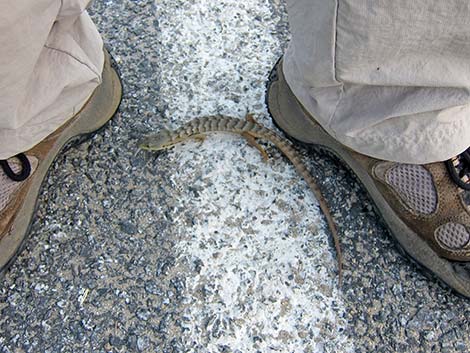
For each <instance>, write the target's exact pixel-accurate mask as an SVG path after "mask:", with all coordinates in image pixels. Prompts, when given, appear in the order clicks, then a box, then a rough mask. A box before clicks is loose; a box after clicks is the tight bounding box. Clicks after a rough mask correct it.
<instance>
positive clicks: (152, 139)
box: [139, 129, 176, 151]
mask: <svg viewBox="0 0 470 353" xmlns="http://www.w3.org/2000/svg"><path fill="white" fill-rule="evenodd" d="M175 143H176V142H175V141H174V140H173V139H172V136H171V131H170V130H167V129H163V130H161V131H160V132H159V133H157V134H155V135H150V136H147V137H144V138H143V139H142V140H140V141H139V148H141V149H143V150H147V151H160V150H165V149H167V148H170V147H171V146H173V145H174V144H175Z"/></svg>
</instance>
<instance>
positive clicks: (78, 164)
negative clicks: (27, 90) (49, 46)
mask: <svg viewBox="0 0 470 353" xmlns="http://www.w3.org/2000/svg"><path fill="white" fill-rule="evenodd" d="M90 12H91V13H92V16H93V18H94V20H95V22H96V24H97V26H98V28H99V29H100V31H101V33H102V34H103V37H104V40H105V42H106V43H107V46H108V47H109V48H110V51H111V52H112V54H113V55H114V57H115V59H116V61H117V63H118V65H119V68H120V71H121V75H122V80H123V84H124V88H125V93H124V98H123V101H122V105H121V108H120V111H119V113H118V114H117V115H116V117H115V118H114V119H113V120H112V121H111V122H110V124H109V125H108V126H107V127H106V129H105V130H103V131H102V132H100V133H99V134H97V135H95V136H94V137H93V138H92V139H91V140H89V141H87V142H85V143H84V144H82V145H80V146H79V147H76V148H72V149H70V150H68V151H67V152H65V153H63V154H61V155H60V156H59V157H58V158H57V160H56V162H55V163H54V165H53V167H52V170H51V172H50V174H49V176H48V178H47V181H46V183H45V186H44V188H43V191H42V193H41V197H40V204H39V210H38V213H37V217H36V219H35V222H34V224H33V227H32V233H31V238H30V239H29V241H28V243H27V247H26V250H25V251H24V252H23V253H22V254H21V256H20V257H19V258H18V260H17V261H16V262H15V264H14V265H13V266H12V268H11V270H10V271H9V272H8V273H7V275H6V277H5V279H4V281H3V283H2V285H1V286H0V313H1V314H0V330H1V331H0V351H1V352H92V351H93V352H95V351H97V352H98V351H99V352H103V351H109V352H129V351H141V352H431V351H433V352H468V351H470V339H469V336H468V332H469V328H470V327H469V326H470V325H469V320H468V317H469V313H470V312H469V309H468V305H467V304H468V301H466V300H464V299H461V298H459V297H457V296H455V295H454V294H452V293H450V292H449V291H448V290H446V289H443V288H441V287H440V286H439V285H438V284H437V283H436V282H435V281H434V280H429V279H427V278H426V277H425V276H424V275H423V273H422V272H420V271H419V270H418V269H417V268H416V266H414V265H413V264H411V263H410V262H409V261H408V260H407V259H405V258H403V257H402V256H401V255H400V254H399V253H398V251H397V250H396V248H395V247H394V244H393V243H392V241H391V240H390V236H389V234H388V231H387V230H386V228H385V227H384V224H383V223H382V221H381V219H380V217H379V216H378V215H377V214H376V213H375V212H374V211H373V209H372V206H371V202H370V200H369V198H368V197H367V195H366V192H365V191H364V189H363V188H362V186H361V185H360V184H359V183H358V181H357V180H356V178H355V177H354V176H353V175H352V174H351V173H350V172H349V171H348V170H346V169H344V168H343V167H342V166H341V164H340V163H339V162H338V161H337V160H336V159H335V158H332V157H331V156H329V155H327V154H325V153H322V152H318V151H315V150H309V149H305V148H300V147H299V149H300V151H301V153H302V155H303V156H304V158H305V160H306V161H308V165H309V167H310V169H311V171H312V173H313V174H314V175H315V176H316V177H317V178H318V179H319V180H321V186H322V188H323V190H324V192H325V194H326V197H327V199H328V201H329V203H330V204H331V205H332V210H333V213H334V216H335V218H336V220H337V222H338V226H339V232H340V236H341V245H342V248H343V251H344V264H345V273H344V275H345V278H344V283H343V286H342V288H341V289H338V287H337V277H336V263H335V254H334V251H333V246H332V243H331V241H330V239H329V235H328V234H329V233H328V230H327V228H326V223H325V220H324V218H323V216H322V214H321V212H320V211H319V209H318V204H317V202H316V200H315V198H314V197H313V196H312V195H311V193H310V191H309V189H308V188H307V186H306V184H305V183H304V182H303V181H302V180H301V179H300V178H299V177H298V176H297V175H296V173H295V171H294V169H293V168H292V166H291V165H290V164H289V162H288V161H287V160H286V159H284V158H283V157H282V156H281V155H280V154H279V152H278V151H276V150H275V149H274V148H273V147H271V146H268V145H266V149H267V151H268V153H269V154H270V157H271V158H270V161H269V162H268V163H264V162H263V160H262V159H261V157H260V155H259V153H258V152H257V151H255V150H254V149H253V148H251V147H249V146H247V145H246V143H245V142H244V141H242V140H241V139H239V138H237V137H235V136H228V135H214V136H211V137H210V138H208V139H206V141H205V142H204V143H203V144H201V143H196V142H188V143H186V144H184V145H180V146H177V147H176V148H175V149H173V150H172V151H169V152H165V153H162V154H160V155H159V156H155V155H154V154H151V153H145V152H139V151H138V149H137V148H136V141H137V139H138V138H139V137H141V136H142V135H145V134H147V133H149V132H152V131H157V130H159V129H160V128H162V127H164V126H170V127H176V126H178V125H179V124H181V123H183V122H186V121H188V120H190V119H191V118H193V117H195V116H199V115H204V114H213V113H224V114H228V115H233V116H238V117H243V116H244V114H245V113H246V112H248V111H249V112H254V113H255V114H256V116H257V119H258V120H259V121H260V122H262V123H264V124H265V125H267V126H270V127H272V124H271V122H270V120H269V118H268V116H267V112H266V108H265V106H264V93H265V92H264V85H265V81H266V77H267V74H268V72H269V70H270V68H271V67H272V66H273V64H274V62H275V61H276V59H277V58H278V57H279V56H280V55H281V54H282V52H283V49H284V48H285V46H286V43H287V41H288V36H289V34H288V27H287V16H286V12H285V4H284V3H283V2H281V1H280V0H270V1H261V0H243V1H241V0H238V1H237V0H219V1H215V0H205V1H202V0H186V1H182V0H156V1H146V0H141V1H138V0H135V1H130V0H127V1H125V0H120V1H113V0H106V1H95V3H94V5H93V7H92V8H91V10H90Z"/></svg>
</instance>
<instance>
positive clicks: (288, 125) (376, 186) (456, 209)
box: [267, 59, 470, 297]
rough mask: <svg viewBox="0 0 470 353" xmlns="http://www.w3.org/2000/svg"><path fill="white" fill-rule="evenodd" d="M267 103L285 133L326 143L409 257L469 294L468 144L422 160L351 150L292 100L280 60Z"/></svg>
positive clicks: (453, 286)
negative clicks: (444, 157) (451, 154)
mask: <svg viewBox="0 0 470 353" xmlns="http://www.w3.org/2000/svg"><path fill="white" fill-rule="evenodd" d="M267 105H268V110H269V112H270V114H271V116H272V118H273V120H274V122H275V124H276V125H277V126H278V127H279V128H280V129H281V130H283V131H284V132H285V133H286V134H287V135H289V136H290V137H292V138H294V139H295V140H298V141H300V142H303V143H306V144H316V145H321V146H323V147H326V148H327V149H329V150H331V151H332V152H333V153H334V154H335V155H336V156H338V158H340V159H341V160H342V161H343V162H344V163H346V164H347V165H348V166H349V167H350V168H351V169H352V170H353V172H354V173H355V174H356V175H357V177H358V178H359V179H360V180H361V182H362V183H363V184H364V186H365V188H366V189H367V191H368V192H369V194H370V196H371V198H372V199H373V200H374V202H375V205H376V206H377V209H378V211H379V212H380V214H381V215H382V216H383V218H384V220H385V222H386V224H387V225H388V227H389V228H390V230H391V233H392V235H393V237H394V238H395V240H396V241H397V243H398V244H399V245H400V247H401V248H402V249H403V250H404V252H405V253H406V254H407V255H408V256H409V257H411V259H412V260H414V261H415V262H417V263H418V264H420V265H421V266H422V267H423V268H424V269H425V270H427V271H428V272H431V273H432V274H433V275H435V276H436V277H437V278H438V279H440V280H441V281H442V282H444V283H445V284H447V285H448V286H450V287H451V288H452V289H454V290H455V291H457V292H458V293H460V294H462V295H463V296H465V297H470V191H469V189H470V184H469V183H470V181H469V175H470V149H469V150H467V151H466V152H464V153H462V154H461V155H459V156H456V157H455V158H453V159H452V160H450V161H447V162H436V163H430V164H424V165H417V164H403V163H396V162H390V161H384V160H379V159H375V158H372V157H368V156H365V155H363V154H360V153H357V152H355V151H353V150H351V149H349V148H348V147H346V146H344V145H342V144H341V143H339V142H338V141H336V140H335V139H334V138H333V137H331V136H330V135H329V134H328V133H327V132H326V131H325V130H324V129H323V128H322V127H321V126H320V125H319V124H318V123H317V122H316V121H315V119H314V117H312V116H311V115H310V114H309V113H308V112H307V111H306V110H305V109H304V107H303V106H302V105H301V103H300V102H299V101H298V100H297V99H296V97H295V96H294V94H293V93H292V91H291V89H290V88H289V86H288V84H287V82H286V80H285V78H284V74H283V72H282V59H281V60H280V61H279V62H278V63H277V64H276V65H275V67H274V69H273V71H272V72H271V74H270V77H269V82H268V89H267Z"/></svg>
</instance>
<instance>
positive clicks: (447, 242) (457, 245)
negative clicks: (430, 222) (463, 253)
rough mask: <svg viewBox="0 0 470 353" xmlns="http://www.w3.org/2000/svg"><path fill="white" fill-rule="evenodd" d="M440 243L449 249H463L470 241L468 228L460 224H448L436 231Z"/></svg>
mask: <svg viewBox="0 0 470 353" xmlns="http://www.w3.org/2000/svg"><path fill="white" fill-rule="evenodd" d="M434 234H435V236H436V239H437V240H438V242H440V243H441V244H442V245H444V246H445V247H447V248H449V249H461V248H463V247H464V246H465V245H467V244H468V242H469V241H470V234H469V233H468V231H467V228H465V226H463V225H462V224H459V223H446V224H444V225H442V226H440V227H439V228H437V229H436V231H435V233H434Z"/></svg>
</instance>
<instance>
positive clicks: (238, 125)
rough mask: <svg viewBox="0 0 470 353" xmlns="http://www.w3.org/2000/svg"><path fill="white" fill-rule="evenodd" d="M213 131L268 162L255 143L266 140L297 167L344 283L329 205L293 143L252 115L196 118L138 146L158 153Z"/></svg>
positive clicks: (339, 250) (203, 136)
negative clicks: (240, 142) (314, 200)
mask: <svg viewBox="0 0 470 353" xmlns="http://www.w3.org/2000/svg"><path fill="white" fill-rule="evenodd" d="M211 132H226V133H233V134H238V135H241V136H242V137H244V138H245V139H246V140H247V141H248V143H249V144H250V145H252V146H253V147H255V148H257V149H258V150H259V151H260V152H261V154H262V156H263V158H264V159H265V160H267V159H268V155H267V153H266V151H265V150H264V149H263V148H262V147H261V146H260V145H259V144H258V143H257V142H256V139H258V138H259V139H264V140H267V141H269V142H271V143H272V144H273V145H275V146H276V147H277V148H278V149H279V150H280V151H281V152H282V153H283V154H284V155H285V156H286V157H287V158H288V159H289V160H290V161H291V162H292V164H293V165H294V167H295V169H296V170H297V172H298V173H299V174H300V175H301V176H302V177H303V178H304V180H305V181H306V182H307V185H308V186H309V187H310V189H311V190H312V192H313V194H314V195H315V197H316V198H317V200H318V203H319V204H320V209H321V210H322V211H323V213H324V215H325V218H326V220H327V222H328V226H329V228H330V231H331V234H332V236H333V241H334V244H335V248H336V254H337V257H338V283H339V284H341V280H342V254H341V248H340V244H339V237H338V232H337V230H336V226H335V223H334V221H333V217H332V216H331V212H330V210H329V208H328V206H327V204H326V201H325V198H324V197H323V194H322V193H321V191H320V188H319V187H318V185H317V182H316V181H315V179H314V178H313V176H312V175H311V174H310V173H309V172H308V170H307V167H306V166H305V164H304V163H303V162H302V159H301V157H300V155H299V153H298V152H297V151H296V150H295V149H294V148H293V146H292V144H291V143H290V142H289V141H288V140H286V139H284V138H282V137H280V136H279V135H277V134H276V133H275V132H274V131H272V130H269V129H267V128H266V127H264V126H263V125H261V124H259V123H257V122H256V121H255V120H254V118H253V116H252V115H250V114H248V115H247V116H246V120H242V119H237V118H233V117H229V116H225V115H211V116H203V117H199V118H196V119H193V120H191V121H189V122H188V123H186V124H185V125H183V126H181V127H179V128H178V129H176V130H174V131H171V130H167V129H164V130H162V131H160V132H158V133H157V134H154V135H150V136H147V137H145V138H144V139H142V140H141V141H140V142H139V147H140V148H141V149H144V150H149V151H159V150H165V149H168V148H170V147H172V146H174V145H176V144H177V143H179V142H183V141H185V140H187V139H190V138H195V139H199V140H203V139H204V138H205V135H206V134H208V133H211Z"/></svg>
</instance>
